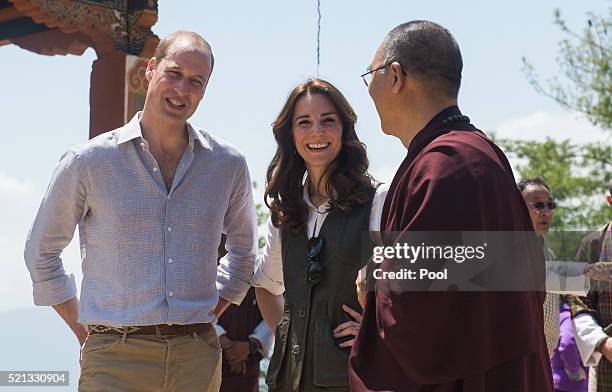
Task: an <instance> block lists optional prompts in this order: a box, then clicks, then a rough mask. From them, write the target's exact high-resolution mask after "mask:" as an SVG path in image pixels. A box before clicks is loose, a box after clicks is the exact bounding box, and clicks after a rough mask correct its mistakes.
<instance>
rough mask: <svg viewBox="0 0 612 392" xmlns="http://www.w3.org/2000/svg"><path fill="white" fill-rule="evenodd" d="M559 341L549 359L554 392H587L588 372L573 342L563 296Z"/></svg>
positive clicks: (567, 308) (569, 315)
mask: <svg viewBox="0 0 612 392" xmlns="http://www.w3.org/2000/svg"><path fill="white" fill-rule="evenodd" d="M559 325H560V332H559V334H560V339H559V346H558V347H557V348H556V349H555V352H554V354H553V356H552V358H551V359H550V364H551V367H552V372H553V382H554V383H555V391H556V392H587V389H588V379H587V374H588V373H587V372H588V370H587V369H586V368H585V367H584V366H582V361H581V360H580V353H579V352H578V347H577V346H576V341H575V340H574V326H573V325H572V317H571V312H570V305H569V303H568V302H567V298H566V297H565V296H561V303H560V309H559Z"/></svg>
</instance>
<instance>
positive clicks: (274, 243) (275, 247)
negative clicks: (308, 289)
mask: <svg viewBox="0 0 612 392" xmlns="http://www.w3.org/2000/svg"><path fill="white" fill-rule="evenodd" d="M281 253H282V246H281V239H280V231H279V230H278V229H277V228H276V227H274V225H273V224H272V220H271V219H270V218H268V228H267V232H266V246H265V247H264V251H263V257H262V259H261V263H260V264H259V266H258V267H257V271H256V272H255V275H253V279H251V286H253V287H261V288H264V289H266V290H268V291H269V292H270V293H271V294H273V295H281V294H283V293H284V292H285V284H284V281H283V260H282V255H281Z"/></svg>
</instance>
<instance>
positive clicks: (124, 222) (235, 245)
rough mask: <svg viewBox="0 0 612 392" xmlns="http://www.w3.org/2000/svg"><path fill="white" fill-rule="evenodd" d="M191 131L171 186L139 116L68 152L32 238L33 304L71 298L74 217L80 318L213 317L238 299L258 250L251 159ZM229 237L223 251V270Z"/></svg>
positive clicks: (122, 321)
mask: <svg viewBox="0 0 612 392" xmlns="http://www.w3.org/2000/svg"><path fill="white" fill-rule="evenodd" d="M188 130H189V132H188V134H189V144H188V146H187V148H186V149H185V152H184V153H183V156H182V157H181V160H180V162H179V164H178V167H177V169H176V173H175V175H174V180H173V183H172V187H171V189H170V191H168V190H167V188H166V185H165V184H164V180H163V178H162V174H161V171H160V170H159V167H158V165H157V162H156V161H155V158H154V157H153V155H152V154H151V153H150V151H149V149H148V143H147V141H146V140H144V139H143V137H142V132H141V128H140V122H139V114H137V115H136V116H135V117H134V118H133V119H132V120H131V121H130V122H129V123H128V124H127V125H125V126H124V127H121V128H118V129H116V130H114V131H110V132H107V133H104V134H102V135H100V136H98V137H96V138H94V139H92V140H90V141H88V142H86V143H84V144H82V145H80V146H77V147H75V148H72V149H71V150H69V151H68V152H67V153H66V154H65V155H64V156H63V157H62V159H61V160H60V163H59V165H58V167H57V168H56V169H55V172H54V173H53V177H52V179H51V183H50V184H49V188H48V190H47V193H46V194H45V197H44V199H43V201H42V204H41V206H40V209H39V211H38V214H37V216H36V219H35V221H34V223H33V225H32V228H31V230H30V233H29V235H28V238H27V242H26V249H25V260H26V265H27V267H28V269H29V271H30V275H31V277H32V282H33V293H34V303H35V304H36V305H55V304H59V303H63V302H65V301H67V300H69V299H70V298H72V297H74V296H75V295H76V285H75V282H74V277H73V276H68V275H67V274H66V273H65V271H64V268H63V265H62V260H61V257H60V255H61V252H62V250H63V249H64V248H65V247H66V246H67V245H68V243H69V242H70V240H71V239H72V236H73V233H74V228H75V226H76V225H77V224H78V226H79V236H80V245H81V258H82V269H83V282H82V284H81V296H80V303H79V322H81V323H82V324H104V325H112V326H128V325H152V324H192V323H199V322H210V321H214V316H213V315H211V314H210V312H211V311H212V310H213V309H214V308H215V306H216V304H217V301H218V297H219V295H220V296H221V297H223V298H226V299H228V300H230V301H231V302H233V303H237V304H238V303H240V301H241V300H242V298H243V297H244V295H245V294H246V291H247V290H248V288H249V280H250V278H251V276H252V274H253V268H254V263H255V257H256V252H257V223H256V217H255V206H254V202H253V196H252V192H251V181H250V177H249V172H248V168H247V165H246V161H245V159H244V156H242V155H241V154H240V153H239V152H238V151H237V150H236V149H235V148H234V147H233V146H231V145H229V144H228V143H226V142H224V141H222V140H220V139H218V138H216V137H214V136H212V135H210V134H209V133H207V132H205V131H203V130H196V129H194V128H193V127H192V126H191V125H188ZM222 233H226V234H227V242H226V249H227V251H228V254H227V255H226V256H225V257H224V258H223V259H222V260H221V263H220V264H219V266H217V248H218V245H219V242H220V240H221V234H222Z"/></svg>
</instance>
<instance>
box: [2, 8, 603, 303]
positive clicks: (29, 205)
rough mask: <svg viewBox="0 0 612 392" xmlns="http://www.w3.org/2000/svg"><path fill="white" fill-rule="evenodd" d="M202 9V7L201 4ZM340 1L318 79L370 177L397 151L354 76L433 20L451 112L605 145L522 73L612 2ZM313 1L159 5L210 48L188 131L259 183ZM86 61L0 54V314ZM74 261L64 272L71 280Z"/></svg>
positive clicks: (301, 54) (72, 129)
mask: <svg viewBox="0 0 612 392" xmlns="http://www.w3.org/2000/svg"><path fill="white" fill-rule="evenodd" d="M211 3H212V4H211ZM458 3H459V2H457V1H451V0H446V1H430V2H412V1H406V0H404V1H399V0H398V1H381V2H372V1H368V2H366V1H361V0H359V1H340V0H321V9H322V14H323V16H322V29H321V67H320V76H321V77H323V78H325V79H328V80H329V81H331V82H333V83H334V84H335V85H336V86H338V87H339V88H340V89H341V90H342V91H343V92H344V93H345V95H346V96H347V98H348V100H349V102H351V104H352V105H353V107H354V109H355V111H356V112H357V114H358V116H359V120H358V124H357V131H358V134H359V135H360V137H361V139H362V140H363V141H364V142H365V143H366V144H367V146H368V151H369V154H370V161H371V168H372V171H373V173H374V174H375V175H376V176H377V177H378V178H379V179H382V180H386V181H390V179H391V178H392V175H393V173H394V170H395V168H396V166H397V165H398V164H399V162H400V161H401V160H402V158H403V156H404V154H405V151H404V149H403V147H402V145H401V143H399V141H398V140H396V139H394V138H392V137H389V136H384V135H383V134H382V133H381V131H380V126H379V121H378V117H377V114H376V111H375V109H374V106H373V104H372V102H371V100H370V98H369V96H368V94H367V90H366V88H365V86H364V84H363V82H362V81H361V78H360V77H359V75H360V74H361V73H363V72H364V70H365V68H366V67H367V65H368V64H369V63H370V61H371V59H372V56H373V54H374V52H375V50H376V48H377V46H378V45H379V43H380V41H381V40H382V39H383V37H384V36H385V34H386V33H387V32H388V31H389V30H390V29H391V28H393V27H394V26H396V25H397V24H399V23H402V22H405V21H408V20H414V19H429V20H433V21H436V22H438V23H440V24H442V25H444V26H446V27H447V28H449V30H450V31H451V32H452V33H453V34H454V35H455V37H456V39H457V41H458V42H459V45H460V46H461V49H462V52H463V58H464V73H463V86H462V91H461V93H460V97H459V99H460V107H461V108H462V110H463V111H464V113H465V114H467V115H468V116H470V117H471V118H472V120H473V122H474V123H475V124H476V125H477V126H479V127H480V128H481V129H483V130H485V131H497V133H498V134H500V135H502V136H508V137H514V138H523V139H524V138H535V139H543V138H544V137H546V136H551V137H554V138H557V139H564V138H570V139H572V140H574V141H595V140H603V139H604V135H603V133H602V132H601V131H600V130H598V129H596V128H594V127H592V126H590V125H589V124H588V123H587V122H586V121H584V120H581V119H580V118H579V117H577V116H576V115H575V114H573V113H569V112H567V111H564V110H562V109H560V108H559V107H558V106H557V105H555V104H554V103H553V102H551V101H550V100H548V99H546V98H545V97H542V96H540V95H537V94H536V93H535V92H534V90H533V89H532V88H531V86H530V85H529V84H528V83H527V81H526V79H525V77H524V75H523V73H522V72H521V57H522V56H527V57H528V58H529V60H530V61H531V62H532V63H533V64H534V65H535V66H536V68H537V70H538V72H539V73H540V74H542V75H554V74H555V73H556V72H557V71H558V68H557V66H556V63H555V58H556V56H557V43H558V41H559V40H560V39H561V38H562V37H563V36H562V34H561V33H560V31H559V29H558V28H557V27H556V26H554V25H553V10H554V9H555V8H560V9H561V11H562V13H563V15H564V17H565V18H566V19H567V21H568V24H569V26H570V27H572V28H574V29H576V30H581V29H582V28H583V26H584V25H585V23H586V12H587V11H595V12H597V13H603V12H607V9H608V7H610V4H611V3H610V1H605V0H597V1H596V0H592V1H580V2H576V1H560V0H551V1H526V0H517V1H513V2H501V1H475V0H464V1H461V2H460V3H461V6H459V5H457V4H458ZM316 17H317V14H316V1H314V0H309V1H281V0H274V1H265V2H251V1H244V2H231V1H225V2H201V1H181V2H176V1H170V0H160V1H159V20H158V22H157V24H156V25H155V26H154V27H153V30H154V32H155V33H157V34H158V35H159V36H164V35H165V34H167V33H169V32H172V31H175V30H193V31H196V32H198V33H200V34H201V35H203V36H204V37H205V38H207V40H209V41H210V43H211V44H212V47H213V51H214V53H215V70H214V73H213V75H212V79H211V82H210V84H209V86H208V89H207V92H206V95H205V97H204V101H203V102H202V103H201V104H200V108H199V110H198V111H197V113H196V114H195V115H194V116H193V118H192V122H193V123H194V124H196V125H198V126H201V127H203V128H205V129H206V130H208V131H210V132H212V133H214V134H216V135H218V136H220V137H222V138H224V139H226V140H228V141H230V142H231V143H233V144H235V145H236V146H237V147H238V148H239V149H240V150H242V151H243V152H244V153H245V155H246V157H247V160H248V163H249V166H250V169H251V175H252V178H253V179H254V180H256V181H257V182H259V183H260V190H259V192H257V197H260V196H261V187H262V185H263V180H264V173H265V168H266V166H267V164H268V162H269V160H270V158H271V157H272V154H273V152H274V141H273V138H272V134H271V128H270V123H271V122H272V121H273V120H274V118H275V116H276V114H277V113H278V111H279V110H280V108H281V105H282V104H283V102H284V100H285V98H286V96H287V94H288V92H289V91H290V90H291V88H292V87H293V86H294V85H295V84H297V83H299V82H302V81H303V80H304V79H306V78H307V77H311V76H315V71H316V44H315V42H316V41H315V38H316ZM93 60H95V53H94V52H93V50H91V49H90V50H87V51H86V52H85V53H84V55H83V56H78V57H77V56H54V57H47V56H40V55H36V54H33V53H30V52H27V51H24V50H22V49H20V48H18V47H16V46H11V45H9V46H4V47H0V70H1V71H2V72H0V86H2V88H3V94H0V108H1V109H0V140H2V143H1V147H0V148H1V151H2V153H1V154H0V216H1V218H2V219H0V249H3V253H4V255H3V259H4V260H3V261H2V262H1V263H2V265H3V274H0V311H3V310H7V309H15V308H27V307H31V306H32V299H31V284H30V280H29V276H28V274H27V271H26V269H25V266H24V263H23V257H22V248H23V243H24V241H25V236H26V233H27V230H28V228H29V225H30V224H31V222H32V220H33V218H34V214H35V213H36V209H37V207H38V204H39V203H40V200H41V198H42V195H43V192H44V190H45V188H46V185H47V183H48V181H49V179H50V176H51V172H52V170H53V167H54V166H55V164H56V162H57V160H58V159H59V157H60V155H61V154H62V153H63V152H64V151H65V150H67V149H68V148H69V147H70V146H71V145H75V144H79V143H81V142H83V141H85V140H86V138H87V135H88V124H89V77H90V71H91V63H92V61H93ZM79 262H80V261H79V254H78V249H77V247H76V246H75V245H74V241H73V244H71V246H70V247H69V249H68V250H67V251H66V254H65V265H66V269H67V270H69V271H71V272H74V273H75V274H77V276H80V271H79V270H80V266H79Z"/></svg>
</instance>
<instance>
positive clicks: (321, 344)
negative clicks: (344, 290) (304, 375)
mask: <svg viewBox="0 0 612 392" xmlns="http://www.w3.org/2000/svg"><path fill="white" fill-rule="evenodd" d="M316 308H317V310H318V312H317V315H316V318H315V320H314V346H313V351H314V364H313V365H314V366H313V383H314V385H316V386H318V387H348V385H349V382H348V360H349V354H350V352H351V351H350V349H348V348H341V347H338V344H339V343H340V340H338V339H336V338H334V335H333V333H332V331H333V328H332V325H331V323H330V321H329V318H328V317H327V302H322V303H320V304H318V305H317V307H316Z"/></svg>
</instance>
